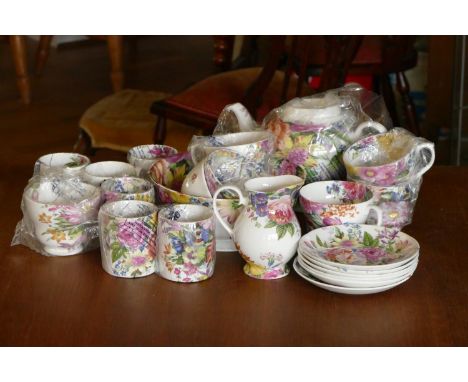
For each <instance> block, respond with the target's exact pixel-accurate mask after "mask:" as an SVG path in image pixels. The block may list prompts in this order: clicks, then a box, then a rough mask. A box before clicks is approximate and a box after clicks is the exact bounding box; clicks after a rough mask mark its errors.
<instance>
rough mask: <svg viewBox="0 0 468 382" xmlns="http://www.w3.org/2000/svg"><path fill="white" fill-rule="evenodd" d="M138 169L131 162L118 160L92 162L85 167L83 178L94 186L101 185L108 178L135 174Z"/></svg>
mask: <svg viewBox="0 0 468 382" xmlns="http://www.w3.org/2000/svg"><path fill="white" fill-rule="evenodd" d="M135 175H136V170H135V167H133V166H132V165H131V164H128V163H125V162H117V161H104V162H96V163H92V164H90V165H88V166H86V167H85V169H84V173H83V179H84V181H85V182H87V183H89V184H92V185H93V186H100V185H101V183H102V182H104V181H105V180H106V179H111V178H119V177H122V176H135Z"/></svg>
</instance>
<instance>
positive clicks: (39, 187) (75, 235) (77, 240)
mask: <svg viewBox="0 0 468 382" xmlns="http://www.w3.org/2000/svg"><path fill="white" fill-rule="evenodd" d="M100 204H101V192H100V190H99V188H97V187H94V186H92V185H90V184H86V183H82V182H80V181H75V180H71V179H70V180H59V179H53V180H47V181H41V182H36V183H32V184H30V185H29V186H28V187H27V188H26V190H25V192H24V194H23V205H24V213H25V219H26V220H27V222H26V226H27V227H28V226H29V227H30V228H29V230H30V231H31V234H33V235H34V237H35V238H36V239H37V240H38V241H39V243H40V244H41V245H42V247H43V249H44V251H45V253H47V254H49V255H51V256H69V255H74V254H77V253H81V252H83V251H84V250H85V249H86V248H87V246H88V245H89V244H90V241H91V240H93V239H94V238H95V237H94V236H93V234H92V231H93V226H95V225H96V220H97V214H98V210H99V206H100Z"/></svg>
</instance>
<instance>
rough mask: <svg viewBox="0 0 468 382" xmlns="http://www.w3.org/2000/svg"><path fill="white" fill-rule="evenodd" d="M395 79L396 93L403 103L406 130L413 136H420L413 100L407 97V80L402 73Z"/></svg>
mask: <svg viewBox="0 0 468 382" xmlns="http://www.w3.org/2000/svg"><path fill="white" fill-rule="evenodd" d="M396 78H397V89H398V92H399V93H400V94H401V99H402V101H403V109H404V114H405V118H406V125H407V128H408V130H410V131H411V132H413V133H414V134H416V135H420V134H421V131H420V130H419V124H418V120H417V118H416V108H415V107H414V103H413V100H412V99H411V97H410V95H409V92H410V87H409V83H408V79H407V78H406V76H405V73H403V72H398V73H396Z"/></svg>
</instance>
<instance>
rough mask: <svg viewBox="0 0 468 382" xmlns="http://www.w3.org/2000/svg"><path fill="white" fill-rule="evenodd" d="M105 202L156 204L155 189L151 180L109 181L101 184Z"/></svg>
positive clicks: (113, 179)
mask: <svg viewBox="0 0 468 382" xmlns="http://www.w3.org/2000/svg"><path fill="white" fill-rule="evenodd" d="M101 190H102V192H103V195H102V196H103V199H104V202H105V203H107V202H114V201H117V200H140V201H144V202H148V203H153V204H154V203H155V202H156V200H155V194H154V187H153V185H152V184H151V182H150V181H149V180H146V179H141V178H135V177H130V176H127V177H121V178H112V179H107V180H105V181H104V182H102V184H101Z"/></svg>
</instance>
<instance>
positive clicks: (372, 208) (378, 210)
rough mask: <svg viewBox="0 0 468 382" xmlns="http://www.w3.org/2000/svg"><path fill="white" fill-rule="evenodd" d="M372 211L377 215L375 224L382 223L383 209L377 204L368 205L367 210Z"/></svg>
mask: <svg viewBox="0 0 468 382" xmlns="http://www.w3.org/2000/svg"><path fill="white" fill-rule="evenodd" d="M370 211H374V212H375V214H376V215H377V223H376V225H383V211H382V208H380V207H379V206H370V207H369V212H370Z"/></svg>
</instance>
